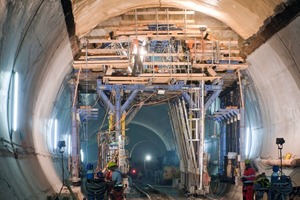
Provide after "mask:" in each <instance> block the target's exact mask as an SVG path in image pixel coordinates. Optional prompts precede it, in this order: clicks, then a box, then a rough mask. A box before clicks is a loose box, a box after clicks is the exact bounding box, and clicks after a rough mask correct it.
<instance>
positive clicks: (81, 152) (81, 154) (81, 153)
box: [80, 149, 84, 162]
mask: <svg viewBox="0 0 300 200" xmlns="http://www.w3.org/2000/svg"><path fill="white" fill-rule="evenodd" d="M83 156H84V154H83V151H82V149H80V157H81V162H83V160H84V159H83Z"/></svg>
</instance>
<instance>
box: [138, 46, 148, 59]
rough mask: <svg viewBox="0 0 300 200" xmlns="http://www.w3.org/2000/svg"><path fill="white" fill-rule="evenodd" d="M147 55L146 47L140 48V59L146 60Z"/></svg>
mask: <svg viewBox="0 0 300 200" xmlns="http://www.w3.org/2000/svg"><path fill="white" fill-rule="evenodd" d="M146 53H147V51H146V50H145V48H144V47H142V48H140V58H141V60H143V59H144V55H145V54H146Z"/></svg>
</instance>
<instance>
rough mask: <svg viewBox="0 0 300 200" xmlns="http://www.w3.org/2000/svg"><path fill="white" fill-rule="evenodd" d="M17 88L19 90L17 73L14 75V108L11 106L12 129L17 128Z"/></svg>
mask: <svg viewBox="0 0 300 200" xmlns="http://www.w3.org/2000/svg"><path fill="white" fill-rule="evenodd" d="M18 90H19V77H18V73H17V72H15V75H14V98H13V99H14V105H13V106H14V108H13V131H16V130H17V119H18V98H19V96H18V93H19V92H18Z"/></svg>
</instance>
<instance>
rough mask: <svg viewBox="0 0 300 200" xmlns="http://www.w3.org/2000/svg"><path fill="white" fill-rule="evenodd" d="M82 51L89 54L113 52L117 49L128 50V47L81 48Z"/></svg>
mask: <svg viewBox="0 0 300 200" xmlns="http://www.w3.org/2000/svg"><path fill="white" fill-rule="evenodd" d="M81 51H82V52H84V53H85V52H87V53H90V54H101V53H115V52H118V51H128V49H81Z"/></svg>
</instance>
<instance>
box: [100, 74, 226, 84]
mask: <svg viewBox="0 0 300 200" xmlns="http://www.w3.org/2000/svg"><path fill="white" fill-rule="evenodd" d="M155 75H157V74H155ZM163 75H165V77H162V76H158V77H155V76H154V77H153V76H152V75H151V74H140V76H139V77H133V76H129V77H127V76H104V77H103V82H104V83H109V84H147V83H148V82H149V83H150V82H151V83H153V81H154V83H168V82H169V81H170V80H171V78H173V79H176V80H179V81H180V80H182V81H188V80H190V81H201V80H204V81H213V80H216V79H221V77H207V76H203V74H176V76H174V75H175V74H163ZM198 75H200V76H198ZM141 77H143V78H144V77H145V78H146V79H141Z"/></svg>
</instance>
